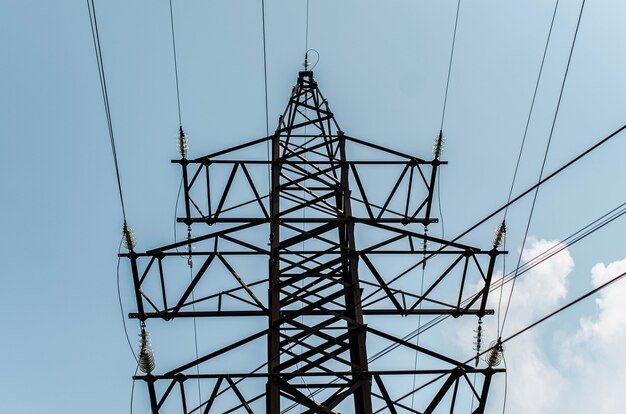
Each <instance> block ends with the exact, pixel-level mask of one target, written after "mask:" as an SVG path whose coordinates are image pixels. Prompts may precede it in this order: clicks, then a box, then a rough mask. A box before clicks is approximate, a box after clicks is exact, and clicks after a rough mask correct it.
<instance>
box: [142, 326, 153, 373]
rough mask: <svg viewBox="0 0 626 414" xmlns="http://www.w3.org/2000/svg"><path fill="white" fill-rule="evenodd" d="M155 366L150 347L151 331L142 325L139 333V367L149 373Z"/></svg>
mask: <svg viewBox="0 0 626 414" xmlns="http://www.w3.org/2000/svg"><path fill="white" fill-rule="evenodd" d="M155 367H156V362H155V361H154V354H153V352H152V348H151V347H150V333H149V332H148V331H147V330H146V328H145V327H142V328H141V332H140V333H139V369H140V370H141V372H145V373H146V374H149V373H151V372H152V371H154V368H155Z"/></svg>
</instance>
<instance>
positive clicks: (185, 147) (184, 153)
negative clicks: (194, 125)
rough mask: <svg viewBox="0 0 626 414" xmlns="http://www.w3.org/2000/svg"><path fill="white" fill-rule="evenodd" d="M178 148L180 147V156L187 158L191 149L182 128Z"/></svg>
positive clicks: (179, 133) (179, 131) (179, 132)
mask: <svg viewBox="0 0 626 414" xmlns="http://www.w3.org/2000/svg"><path fill="white" fill-rule="evenodd" d="M176 146H177V147H178V153H179V154H180V156H181V157H182V158H187V150H188V149H189V146H188V144H187V136H186V135H185V131H183V127H180V129H179V130H178V141H177V145H176Z"/></svg>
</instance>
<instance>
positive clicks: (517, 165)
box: [497, 0, 559, 332]
mask: <svg viewBox="0 0 626 414" xmlns="http://www.w3.org/2000/svg"><path fill="white" fill-rule="evenodd" d="M558 7H559V0H556V2H555V4H554V11H553V12H552V20H551V21H550V28H549V30H548V36H547V38H546V42H545V46H544V48H543V56H542V57H541V64H540V65H539V73H538V74H537V80H536V82H535V89H534V91H533V97H532V100H531V102H530V108H529V109H528V116H527V117H526V125H525V126H524V134H523V135H522V142H521V144H520V148H519V152H518V155H517V162H516V163H515V171H514V172H513V178H512V180H511V187H510V188H509V195H508V198H507V203H508V202H509V201H511V197H512V196H513V189H514V187H515V182H516V180H517V173H518V172H519V166H520V162H521V160H522V154H523V153H524V146H525V144H526V137H527V135H528V128H529V126H530V120H531V118H532V114H533V110H534V108H535V100H536V98H537V91H538V90H539V83H540V82H541V75H542V74H543V66H544V63H545V61H546V55H547V53H548V46H549V44H550V38H551V37H552V29H553V27H554V20H555V18H556V12H557V9H558ZM508 211H509V207H508V206H507V207H506V208H505V209H504V217H503V219H502V221H503V222H504V223H506V216H507V213H508ZM505 250H506V248H505ZM504 260H505V261H506V259H504ZM502 293H503V292H502V289H500V297H499V299H498V317H497V318H498V321H497V323H498V324H497V327H498V332H500V309H501V306H502Z"/></svg>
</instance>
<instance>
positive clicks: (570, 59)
mask: <svg viewBox="0 0 626 414" xmlns="http://www.w3.org/2000/svg"><path fill="white" fill-rule="evenodd" d="M585 1H586V0H583V1H582V3H581V6H580V13H579V15H578V22H577V23H576V31H575V32H574V39H573V40H572V46H571V48H570V52H569V57H568V59H567V66H566V67H565V74H564V76H563V82H562V83H561V91H560V92H559V99H558V101H557V105H556V110H555V112H554V117H553V119H552V126H551V127H550V135H549V136H548V143H547V145H546V150H545V153H544V156H543V162H542V164H541V171H540V172H539V180H538V182H541V180H542V177H543V172H544V169H545V166H546V160H547V159H548V152H549V150H550V144H551V143H552V136H553V134H554V127H555V125H556V120H557V117H558V114H559V109H560V107H561V100H562V98H563V91H564V90H565V82H566V81H567V75H568V73H569V68H570V64H571V62H572V55H573V53H574V47H575V45H576V38H577V37H578V29H579V28H580V21H581V20H582V16H583V12H584V10H585ZM538 194H539V187H537V188H536V189H535V194H534V195H533V202H532V205H531V207H530V213H529V215H528V222H527V223H526V230H525V231H524V239H523V240H522V247H521V249H520V252H519V256H518V259H517V266H516V268H519V266H520V263H521V261H522V254H523V252H524V247H525V246H526V240H527V238H528V231H529V229H530V224H531V221H532V217H533V212H534V210H535V205H536V202H537V195H538ZM515 280H516V279H513V284H512V285H511V291H510V293H509V298H508V301H507V304H506V308H505V310H504V317H503V318H502V327H501V328H500V332H499V333H498V336H502V331H504V325H505V323H506V318H507V315H508V313H509V308H510V306H511V299H512V298H513V291H514V289H515Z"/></svg>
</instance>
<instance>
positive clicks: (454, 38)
mask: <svg viewBox="0 0 626 414" xmlns="http://www.w3.org/2000/svg"><path fill="white" fill-rule="evenodd" d="M460 9H461V0H458V1H457V4H456V17H455V19H454V34H453V35H452V47H451V48H450V61H449V62H448V78H447V80H446V92H445V94H444V98H443V110H442V111H441V127H440V128H439V129H440V130H443V122H444V119H445V117H446V107H447V104H448V88H449V87H450V73H451V72H452V60H453V58H454V46H455V45H456V30H457V27H458V24H459V10H460Z"/></svg>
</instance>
